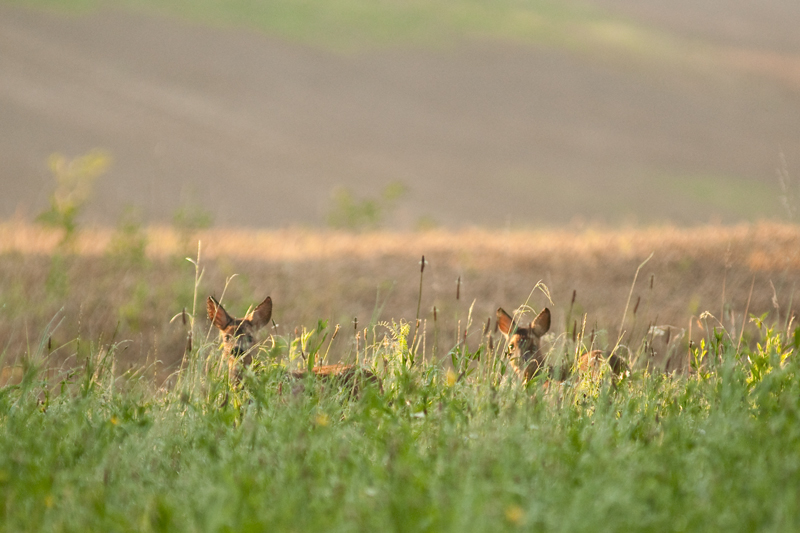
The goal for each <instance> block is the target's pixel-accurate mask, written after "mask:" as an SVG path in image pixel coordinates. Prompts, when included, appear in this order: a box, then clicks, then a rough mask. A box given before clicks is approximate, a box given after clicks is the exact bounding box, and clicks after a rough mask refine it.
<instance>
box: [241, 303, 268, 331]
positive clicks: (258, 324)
mask: <svg viewBox="0 0 800 533" xmlns="http://www.w3.org/2000/svg"><path fill="white" fill-rule="evenodd" d="M247 318H248V319H250V322H252V324H253V327H255V328H256V329H260V328H263V327H264V326H266V325H267V324H269V321H270V319H271V318H272V298H270V297H269V296H267V298H266V299H265V300H264V301H263V302H261V303H260V304H258V305H257V306H256V308H255V309H253V312H252V313H250V314H249V315H248V317H247Z"/></svg>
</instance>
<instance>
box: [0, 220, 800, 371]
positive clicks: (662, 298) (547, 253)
mask: <svg viewBox="0 0 800 533" xmlns="http://www.w3.org/2000/svg"><path fill="white" fill-rule="evenodd" d="M60 238H61V235H60V234H59V233H58V232H57V231H53V230H47V229H42V228H40V227H38V226H31V225H29V224H25V223H21V222H8V223H5V224H3V225H2V226H0V269H1V270H2V276H1V277H0V299H1V300H2V308H0V313H1V314H0V316H2V319H0V335H1V336H2V338H3V339H5V340H4V353H5V357H6V359H7V361H13V360H16V359H17V358H19V357H20V356H21V355H23V354H25V353H26V352H27V351H29V350H30V348H31V347H32V346H35V345H36V344H37V343H38V342H39V340H40V338H41V336H42V335H43V334H44V332H45V331H49V330H47V325H48V323H50V322H51V320H53V319H54V317H55V321H54V324H57V327H55V330H54V331H53V332H52V333H47V335H46V337H47V341H48V343H49V349H50V350H51V351H53V352H54V354H53V355H54V357H53V360H54V361H59V362H60V364H69V361H75V360H76V358H77V359H80V357H81V354H82V353H84V352H86V353H88V351H90V350H91V349H93V347H96V346H99V345H102V344H103V343H111V342H121V343H122V344H121V348H122V350H121V352H120V354H119V356H120V360H121V361H123V362H124V363H125V365H140V364H151V363H153V362H155V361H157V362H158V363H157V364H156V366H155V368H157V369H158V374H159V375H161V376H165V375H167V374H169V373H170V372H171V371H172V370H174V369H175V368H176V365H177V364H178V362H179V361H180V359H181V357H182V354H183V349H184V345H185V337H186V326H184V324H183V320H182V319H180V318H179V319H176V320H172V321H171V319H172V318H173V317H175V316H176V315H177V314H179V313H181V312H182V310H184V309H185V310H186V313H187V315H186V316H187V317H191V315H192V312H193V310H195V311H194V314H195V315H196V316H197V318H198V319H199V320H201V321H202V322H199V324H202V326H203V331H210V330H207V329H205V327H206V326H207V324H208V323H207V321H206V319H205V317H204V316H203V312H204V311H203V305H202V302H203V299H204V298H205V296H206V295H209V294H213V295H216V296H217V297H222V298H223V302H224V304H225V305H226V307H227V308H228V309H229V310H230V311H231V312H232V313H233V314H237V315H240V316H241V314H243V313H244V312H245V311H246V310H247V308H248V306H251V305H254V304H256V303H258V302H259V301H261V300H262V299H263V298H264V297H265V296H267V295H270V296H272V298H273V300H274V302H275V313H274V321H275V324H274V328H275V329H274V330H273V332H274V333H277V334H279V335H285V336H286V335H288V336H292V335H294V334H296V333H295V332H301V331H302V328H303V327H307V328H313V327H315V326H316V324H317V322H318V321H319V320H327V321H328V323H329V325H330V326H331V327H333V326H334V325H335V324H341V326H342V331H345V332H350V333H348V334H341V335H339V336H338V337H337V339H336V341H335V342H334V344H333V346H334V348H333V350H332V353H333V354H334V357H338V358H347V357H349V356H351V355H352V346H353V344H354V337H355V335H354V333H352V332H353V331H354V330H355V327H354V320H357V324H358V329H359V330H361V331H363V329H364V328H368V329H369V328H372V326H373V325H374V324H376V323H379V322H381V321H392V320H394V321H398V322H399V321H401V320H402V321H406V322H409V323H412V324H413V323H414V321H415V318H416V316H417V307H418V305H419V309H420V311H419V318H420V321H421V322H420V328H421V331H424V332H426V333H427V335H426V336H425V343H424V349H425V351H426V354H427V355H428V357H430V354H431V353H432V350H433V348H434V347H433V342H434V340H433V339H434V333H435V336H436V338H437V339H438V340H437V342H438V346H437V348H438V353H439V354H442V353H443V352H442V351H443V350H444V351H445V353H446V350H448V349H449V348H451V347H452V346H454V345H455V344H456V342H457V339H460V340H463V339H466V342H467V344H468V345H470V344H472V345H473V346H476V345H478V344H479V343H480V342H481V340H482V333H483V328H484V325H485V323H486V321H487V319H489V318H490V317H493V316H494V311H495V309H496V308H497V307H499V306H502V307H504V308H506V309H514V308H517V307H518V306H524V305H528V306H530V307H531V308H532V309H533V310H539V309H541V308H542V307H543V306H548V307H550V309H551V310H552V312H553V315H554V323H553V324H554V325H553V327H552V329H551V331H552V332H553V334H552V335H551V336H550V341H551V342H556V343H557V340H558V338H559V336H562V335H564V336H566V337H569V336H570V335H571V334H572V331H573V329H574V328H575V327H576V326H577V329H578V331H580V330H582V329H583V330H584V331H585V336H586V337H587V338H589V335H591V334H592V332H594V343H595V346H600V347H602V348H608V349H611V348H613V347H614V345H615V344H616V343H617V341H618V339H620V343H621V344H623V345H624V346H626V347H628V348H630V350H631V352H634V351H636V350H638V349H639V348H640V347H641V345H642V340H643V339H647V340H652V341H653V342H652V343H651V346H653V347H654V349H655V350H656V352H657V353H656V354H655V355H654V357H656V358H659V360H660V362H661V363H662V364H665V365H666V364H668V363H667V362H666V361H664V358H665V357H666V356H667V354H668V350H667V347H666V346H660V347H659V346H658V341H661V342H662V344H663V341H664V340H666V339H665V337H666V336H663V335H662V336H661V337H660V338H656V339H653V337H652V332H653V330H651V328H650V327H651V326H653V325H658V326H666V325H668V326H671V328H670V339H669V340H670V344H671V346H670V349H671V352H669V353H670V354H677V355H673V361H671V362H670V363H669V364H671V365H673V366H674V367H680V366H681V365H682V364H683V363H682V362H681V357H682V354H684V353H685V352H686V343H687V339H688V337H689V335H692V337H693V338H696V339H697V338H702V337H704V336H706V335H707V333H708V331H707V328H709V327H713V326H715V325H719V324H720V323H722V324H723V325H724V327H725V328H726V330H727V331H729V332H732V334H733V335H736V336H739V335H741V329H742V326H743V325H744V326H745V332H744V337H743V340H744V342H748V340H749V339H751V332H752V331H753V330H750V331H748V329H747V328H748V326H749V321H748V320H747V316H748V315H756V316H760V315H762V314H764V313H769V314H770V322H772V320H774V321H775V323H776V324H781V325H783V327H784V328H785V327H786V325H787V324H788V322H789V320H790V318H791V317H792V316H793V315H794V313H795V309H796V307H797V305H796V299H795V293H796V290H797V288H798V287H797V280H798V273H800V229H798V227H797V226H793V225H787V224H778V223H771V222H764V223H759V224H754V225H740V226H731V227H722V226H709V227H698V228H675V227H661V228H651V229H622V230H608V229H586V230H581V231H569V230H542V231H506V230H503V229H498V230H497V231H490V230H483V229H481V230H478V229H473V230H463V231H455V232H454V231H444V230H435V231H429V232H417V233H412V232H408V233H394V232H369V233H339V232H332V231H317V230H305V229H284V230H270V231H255V230H245V229H212V230H206V231H200V232H195V233H191V232H190V233H186V232H179V231H176V230H174V229H172V228H166V227H151V228H138V229H137V230H136V231H134V232H133V233H130V232H129V233H127V234H122V233H120V232H119V231H118V230H108V229H86V230H82V231H81V232H80V233H79V234H78V235H77V238H76V239H75V241H74V242H72V243H71V244H69V245H68V246H63V245H60V244H59V242H60ZM198 243H199V249H200V256H199V258H200V261H199V267H200V268H199V270H197V272H202V276H200V278H199V283H198V285H197V290H196V291H195V277H196V273H197V272H196V269H195V266H194V265H193V264H192V263H191V262H189V261H187V260H185V259H186V257H191V258H193V260H195V261H196V259H197V253H198ZM423 255H424V256H425V261H426V264H425V269H424V272H422V273H421V272H420V270H421V268H420V267H421V264H420V259H421V257H422V256H423ZM648 258H649V260H648ZM640 265H642V266H641V268H639V267H640ZM637 269H639V271H638V276H636V274H637ZM420 274H422V283H421V292H420ZM635 276H636V280H635V283H634V277H635ZM226 281H228V283H227V285H226ZM226 286H227V288H226ZM420 294H421V298H420ZM573 295H575V299H574V301H573ZM434 308H435V309H436V313H435V319H434ZM470 309H471V315H470ZM626 309H627V311H626ZM704 312H708V313H710V315H711V316H709V315H707V314H706V315H703V313H704ZM623 315H624V316H623ZM527 316H529V317H530V316H532V315H530V313H528V315H527ZM584 320H585V322H584ZM584 324H585V325H584ZM492 327H494V324H492ZM750 327H752V326H750ZM663 330H664V328H662V331H663ZM371 331H372V334H374V333H375V330H374V329H373V330H371ZM648 332H650V333H651V335H650V336H648ZM465 334H466V337H464V335H465ZM565 334H566V335H565ZM378 335H380V331H378ZM620 335H621V336H620ZM212 338H213V337H212Z"/></svg>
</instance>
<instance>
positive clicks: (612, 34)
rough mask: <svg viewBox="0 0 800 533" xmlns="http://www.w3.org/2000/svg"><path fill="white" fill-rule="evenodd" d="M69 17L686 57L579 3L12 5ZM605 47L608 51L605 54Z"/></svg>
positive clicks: (91, 1)
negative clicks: (120, 12) (154, 16)
mask: <svg viewBox="0 0 800 533" xmlns="http://www.w3.org/2000/svg"><path fill="white" fill-rule="evenodd" d="M6 1H8V2H10V3H12V4H17V5H23V6H28V7H35V8H55V9H61V10H66V11H86V10H89V9H99V8H104V7H111V6H113V7H115V8H118V7H120V6H124V7H126V8H128V9H133V10H138V11H144V12H149V13H153V12H155V13H162V14H166V15H170V16H179V17H181V18H184V19H187V20H197V21H202V22H204V23H208V24H211V25H219V26H228V27H239V28H251V29H255V30H258V31H262V32H264V33H266V34H268V35H274V36H277V37H280V38H284V39H288V40H291V41H296V42H301V43H307V44H311V45H314V46H320V47H324V48H333V49H337V50H361V49H367V48H371V47H375V46H379V47H383V46H396V45H413V46H426V47H428V46H442V45H445V46H446V45H447V44H448V43H454V42H458V41H461V40H475V39H478V40H483V39H489V40H498V41H510V42H518V43H538V44H544V45H548V46H554V47H558V48H566V49H570V50H575V51H583V52H598V51H602V50H605V51H607V52H624V53H631V54H636V55H645V56H648V57H651V56H654V55H659V56H664V55H668V56H670V57H672V58H674V59H676V60H677V59H678V58H680V57H681V50H680V49H679V46H678V43H677V41H675V39H673V38H671V37H669V36H668V35H667V34H666V33H664V32H659V31H656V30H654V29H652V28H644V27H641V26H639V25H637V24H635V23H634V22H633V21H630V20H623V19H621V18H619V17H614V16H611V15H609V14H607V13H605V12H604V11H602V10H600V9H597V8H595V7H590V6H587V5H585V4H583V3H581V2H579V1H575V0H569V1H553V0H523V1H518V0H495V1H489V0H469V1H463V0H432V1H426V0H409V1H406V2H400V1H396V0H390V1H386V2H374V1H370V0H330V1H321V0H304V1H294V0H276V1H270V2H251V1H248V0H230V1H225V2H219V1H216V0H192V1H189V0H123V1H121V2H114V3H111V2H105V1H103V0H6ZM597 47H600V49H601V50H598V49H597Z"/></svg>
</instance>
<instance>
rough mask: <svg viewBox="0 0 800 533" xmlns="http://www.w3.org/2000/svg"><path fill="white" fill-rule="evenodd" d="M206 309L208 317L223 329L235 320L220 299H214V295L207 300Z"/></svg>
mask: <svg viewBox="0 0 800 533" xmlns="http://www.w3.org/2000/svg"><path fill="white" fill-rule="evenodd" d="M206 310H207V311H208V319H209V320H210V321H211V322H212V323H213V324H214V325H215V326H216V327H217V328H218V329H221V330H225V328H227V327H228V325H229V324H230V323H231V322H233V319H232V318H231V316H230V315H229V314H228V313H227V312H226V311H225V309H223V307H222V305H220V303H219V302H218V301H216V300H215V299H214V297H213V296H209V297H208V300H206Z"/></svg>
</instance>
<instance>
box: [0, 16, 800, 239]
mask: <svg viewBox="0 0 800 533" xmlns="http://www.w3.org/2000/svg"><path fill="white" fill-rule="evenodd" d="M798 10H800V8H798V6H797V4H796V2H792V1H791V0H769V1H767V2H761V3H758V4H749V3H737V4H735V5H731V4H730V3H728V2H721V1H717V2H706V3H704V4H703V5H702V6H699V5H695V3H691V2H684V1H682V0H670V1H667V2H655V1H645V2H606V1H603V0H586V1H582V2H577V1H560V2H550V1H540V0H539V1H534V0H526V1H506V0H503V1H496V2H488V1H481V0H471V1H456V0H436V1H432V2H416V1H412V2H394V1H387V2H370V1H366V0H334V1H326V2H318V1H277V2H245V1H229V2H216V1H211V0H207V1H206V0H203V1H194V2H183V1H179V0H168V1H160V2H152V1H148V0H125V1H118V2H102V1H93V0H74V1H55V0H4V1H3V2H0V72H2V76H0V138H2V142H0V158H2V161H3V165H2V168H0V183H2V184H3V187H4V190H5V192H6V194H4V195H3V197H2V198H0V216H3V217H6V218H7V217H9V216H11V215H12V214H15V213H17V214H19V215H21V216H23V217H26V216H27V217H31V216H33V215H34V214H35V213H37V212H38V211H39V209H40V208H41V207H42V206H43V204H44V203H45V202H46V197H47V191H48V187H49V175H48V172H47V168H46V164H45V161H46V160H47V157H48V156H49V155H50V154H51V153H53V152H63V153H65V154H67V155H69V156H76V155H79V154H83V153H86V152H88V151H89V150H92V149H95V148H99V149H102V150H105V151H107V152H108V153H109V154H110V155H111V156H112V157H113V159H114V162H115V163H114V165H113V167H112V168H111V169H110V170H109V172H108V174H107V175H106V176H105V178H104V179H103V180H101V181H100V182H98V184H97V191H96V192H97V196H96V201H95V202H93V204H92V205H91V207H90V208H89V209H87V211H86V213H85V214H84V217H85V219H86V220H87V221H92V222H97V223H100V224H107V225H110V224H114V223H116V221H117V220H118V217H119V213H120V212H121V211H122V209H123V208H125V207H126V206H134V207H136V208H137V209H139V210H140V211H141V212H142V215H143V217H144V218H145V220H147V221H148V222H152V223H164V222H167V221H169V219H170V217H171V215H172V213H173V212H174V211H175V210H176V209H178V208H179V207H180V206H182V205H184V204H187V203H195V204H198V205H201V206H203V207H204V208H205V209H206V210H207V211H208V212H209V213H210V214H211V215H212V217H213V220H214V221H215V223H216V224H217V225H220V226H251V227H272V228H275V227H288V226H297V225H300V226H305V227H318V226H324V225H326V222H327V216H328V211H329V208H330V205H331V203H332V202H334V201H335V198H336V197H337V194H340V193H341V192H342V191H345V192H347V193H350V194H351V195H352V196H353V197H355V198H373V197H377V196H379V195H380V194H381V191H383V190H385V189H386V188H387V187H388V186H392V185H393V184H394V185H399V186H402V187H403V190H404V191H405V195H404V196H403V199H402V201H401V202H399V203H398V206H397V209H396V210H395V211H394V213H393V215H392V217H390V218H388V219H387V220H386V224H387V225H391V226H392V227H394V228H396V229H402V230H410V229H414V228H416V227H420V226H422V227H429V226H432V225H439V226H444V227H448V228H460V227H465V226H466V227H469V226H472V225H481V226H487V227H506V226H509V227H511V228H522V229H531V228H537V227H557V226H563V225H565V224H572V225H573V226H576V227H578V228H580V227H582V225H583V224H587V223H589V224H591V223H601V224H610V225H614V226H616V225H619V224H653V223H657V224H663V223H674V224H679V225H695V224H702V223H708V222H714V223H717V222H722V223H736V222H740V221H754V220H759V219H762V218H776V217H782V216H784V214H785V213H784V209H783V207H782V206H781V203H780V197H781V196H782V195H785V190H783V189H782V187H781V184H780V182H779V179H778V174H779V173H782V174H784V175H786V176H789V177H793V176H796V174H797V169H798V168H800V156H799V155H798V152H799V151H798V149H799V148H800V128H798V127H797V124H798V123H800V37H798V33H797V31H796V27H795V26H796V25H795V24H794V21H796V20H798V16H800V13H798Z"/></svg>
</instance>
